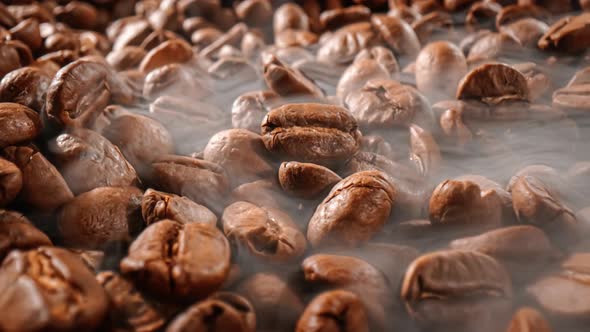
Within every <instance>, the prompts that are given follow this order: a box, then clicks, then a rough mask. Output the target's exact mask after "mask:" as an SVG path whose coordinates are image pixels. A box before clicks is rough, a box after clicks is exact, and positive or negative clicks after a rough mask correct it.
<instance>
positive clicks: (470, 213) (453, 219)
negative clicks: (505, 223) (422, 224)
mask: <svg viewBox="0 0 590 332" xmlns="http://www.w3.org/2000/svg"><path fill="white" fill-rule="evenodd" d="M483 180H484V181H485V180H487V179H485V178H484V179H483ZM481 182H483V181H479V179H478V178H467V179H461V178H458V179H456V180H445V181H443V182H441V183H440V184H439V185H438V186H437V187H436V188H435V189H434V192H433V193H432V196H431V197H430V203H429V208H428V210H429V215H430V220H431V221H432V223H433V224H434V225H441V226H442V225H447V226H449V227H453V225H455V226H457V225H462V226H469V227H475V228H482V227H483V228H489V227H497V226H500V225H501V224H502V212H503V206H504V205H503V201H502V196H501V195H502V194H503V193H502V192H499V190H497V189H496V188H493V187H489V186H485V182H483V183H482V184H481V185H480V183H481Z"/></svg>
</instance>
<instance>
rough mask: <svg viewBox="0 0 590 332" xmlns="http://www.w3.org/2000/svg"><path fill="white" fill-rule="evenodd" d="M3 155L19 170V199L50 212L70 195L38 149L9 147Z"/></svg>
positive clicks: (60, 177) (66, 186) (71, 196)
mask: <svg viewBox="0 0 590 332" xmlns="http://www.w3.org/2000/svg"><path fill="white" fill-rule="evenodd" d="M4 157H5V158H6V159H8V160H9V161H11V162H13V163H14V164H16V166H18V168H19V169H20V170H21V172H22V180H23V181H22V190H21V192H20V196H19V197H20V199H21V200H22V201H23V202H25V203H27V204H29V206H31V207H33V208H35V209H39V210H42V211H47V212H49V211H53V210H55V209H56V208H58V207H60V206H61V205H63V204H64V203H66V202H68V201H70V200H71V199H72V198H73V197H74V196H73V194H72V192H71V191H70V188H69V187H68V185H67V183H66V181H65V180H64V178H63V177H62V175H61V174H60V173H59V172H58V171H57V169H56V168H55V166H53V165H52V164H51V163H50V162H49V161H48V160H47V159H45V157H44V156H43V155H42V154H41V152H39V151H37V150H36V149H35V148H32V147H27V146H22V147H17V146H11V147H8V148H6V149H4Z"/></svg>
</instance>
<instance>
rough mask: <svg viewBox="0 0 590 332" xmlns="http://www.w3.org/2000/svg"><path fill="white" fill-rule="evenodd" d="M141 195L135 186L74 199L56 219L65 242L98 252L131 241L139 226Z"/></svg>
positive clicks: (93, 193) (107, 190)
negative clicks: (114, 243)
mask: <svg viewBox="0 0 590 332" xmlns="http://www.w3.org/2000/svg"><path fill="white" fill-rule="evenodd" d="M141 194H142V193H141V191H140V190H139V189H137V188H134V187H124V188H116V187H103V188H96V189H94V190H91V191H88V192H86V193H83V194H81V195H79V196H77V197H75V198H74V199H73V200H71V201H69V202H68V203H66V204H65V205H64V206H63V208H62V209H61V211H60V213H59V216H58V228H59V231H60V235H61V237H62V239H63V241H64V243H65V244H66V245H68V246H72V247H77V248H87V249H98V248H101V247H103V246H104V245H106V244H108V243H109V242H112V241H124V242H125V241H126V242H130V241H131V238H132V236H134V235H136V234H137V233H138V231H139V230H140V229H141V225H142V222H141V210H140V209H141V207H140V204H141Z"/></svg>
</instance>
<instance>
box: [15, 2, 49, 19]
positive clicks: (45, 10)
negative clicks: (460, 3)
mask: <svg viewBox="0 0 590 332" xmlns="http://www.w3.org/2000/svg"><path fill="white" fill-rule="evenodd" d="M50 8H51V7H46V6H42V5H41V4H39V3H31V4H21V5H12V6H8V7H7V8H6V9H7V10H8V12H9V13H10V14H12V16H13V17H14V18H15V19H16V20H17V21H19V22H20V21H22V20H26V19H28V18H35V19H37V20H38V21H39V22H49V21H52V20H53V14H52V13H51V10H50ZM15 24H16V23H15Z"/></svg>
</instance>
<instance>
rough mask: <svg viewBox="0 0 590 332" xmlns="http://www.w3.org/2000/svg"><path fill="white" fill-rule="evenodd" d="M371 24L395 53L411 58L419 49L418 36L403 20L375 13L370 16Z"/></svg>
mask: <svg viewBox="0 0 590 332" xmlns="http://www.w3.org/2000/svg"><path fill="white" fill-rule="evenodd" d="M371 24H372V26H373V28H374V29H375V30H376V31H378V32H379V35H380V36H381V38H383V40H384V41H385V43H386V45H387V46H389V47H391V48H392V49H393V52H394V53H395V54H396V55H398V56H400V55H401V56H408V57H412V58H413V57H415V56H416V55H417V54H418V52H419V51H420V41H419V40H418V36H416V33H415V32H414V30H413V29H412V27H411V26H410V25H409V24H407V23H406V22H405V21H403V20H400V19H398V18H396V17H391V16H387V15H382V14H376V15H373V16H371Z"/></svg>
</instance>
